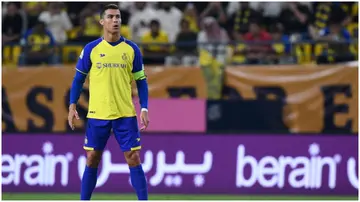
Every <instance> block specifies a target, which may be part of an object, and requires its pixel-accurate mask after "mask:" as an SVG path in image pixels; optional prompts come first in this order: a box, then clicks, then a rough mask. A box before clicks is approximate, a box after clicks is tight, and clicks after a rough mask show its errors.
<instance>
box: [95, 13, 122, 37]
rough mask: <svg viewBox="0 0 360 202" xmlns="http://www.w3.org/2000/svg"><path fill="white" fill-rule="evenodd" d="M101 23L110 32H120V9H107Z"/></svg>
mask: <svg viewBox="0 0 360 202" xmlns="http://www.w3.org/2000/svg"><path fill="white" fill-rule="evenodd" d="M100 24H101V25H102V26H103V27H104V30H105V31H106V32H109V33H112V34H114V33H117V32H120V25H121V15H120V11H119V10H118V9H108V10H106V11H105V13H104V15H103V17H102V19H101V20H100Z"/></svg>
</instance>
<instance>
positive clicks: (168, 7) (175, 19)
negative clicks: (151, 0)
mask: <svg viewBox="0 0 360 202" xmlns="http://www.w3.org/2000/svg"><path fill="white" fill-rule="evenodd" d="M160 5H161V7H160V9H159V10H158V11H157V17H158V19H159V21H160V24H161V28H162V29H163V30H164V31H165V32H166V33H167V34H168V37H169V42H170V43H173V42H174V41H175V38H176V36H177V34H178V33H179V26H178V25H179V24H180V21H181V19H182V16H183V14H182V12H181V11H180V10H179V9H178V8H176V7H175V6H174V4H173V3H172V2H161V3H160Z"/></svg>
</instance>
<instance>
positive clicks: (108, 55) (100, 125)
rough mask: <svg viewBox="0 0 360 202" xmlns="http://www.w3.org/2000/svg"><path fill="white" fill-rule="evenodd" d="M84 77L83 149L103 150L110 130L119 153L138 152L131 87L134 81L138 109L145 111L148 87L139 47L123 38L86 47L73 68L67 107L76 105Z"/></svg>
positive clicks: (101, 40) (138, 139)
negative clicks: (86, 84) (86, 92)
mask: <svg viewBox="0 0 360 202" xmlns="http://www.w3.org/2000/svg"><path fill="white" fill-rule="evenodd" d="M87 75H88V76H89V93H90V98H89V109H88V114H87V118H88V122H87V128H86V138H85V144H84V149H86V150H103V149H104V148H105V146H106V143H107V140H108V139H109V137H110V133H111V130H113V132H114V135H115V138H116V140H117V142H118V143H119V145H120V148H121V150H122V151H130V150H138V149H140V148H141V144H140V133H139V129H138V123H137V119H136V112H135V108H134V105H133V101H132V96H131V83H132V81H133V80H135V81H136V85H137V89H138V92H139V98H140V105H141V108H142V109H147V108H148V86H147V81H146V76H145V72H144V65H143V59H142V55H141V52H140V49H139V47H138V46H137V45H136V44H135V43H133V42H132V41H130V40H128V39H125V38H124V37H121V38H120V39H119V40H118V41H116V42H107V41H106V40H104V38H99V39H97V40H95V41H92V42H90V43H88V44H87V45H86V46H85V47H84V49H83V51H82V52H81V54H80V57H79V60H78V62H77V65H76V74H75V77H74V80H73V83H72V87H71V92H70V104H76V103H77V101H78V99H79V97H80V93H81V89H82V86H83V83H84V82H85V79H86V76H87Z"/></svg>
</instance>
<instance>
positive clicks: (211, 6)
mask: <svg viewBox="0 0 360 202" xmlns="http://www.w3.org/2000/svg"><path fill="white" fill-rule="evenodd" d="M210 16H211V17H214V18H216V19H217V20H218V23H219V25H225V24H226V20H227V18H226V14H225V11H224V9H223V6H222V2H209V3H208V5H207V7H206V8H205V10H204V11H203V12H202V13H201V15H200V17H201V18H202V19H203V18H205V17H210Z"/></svg>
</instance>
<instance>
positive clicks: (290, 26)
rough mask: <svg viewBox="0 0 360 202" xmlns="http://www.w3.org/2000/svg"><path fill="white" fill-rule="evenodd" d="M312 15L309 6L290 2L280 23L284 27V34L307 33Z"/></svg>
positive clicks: (283, 12) (282, 13)
mask: <svg viewBox="0 0 360 202" xmlns="http://www.w3.org/2000/svg"><path fill="white" fill-rule="evenodd" d="M311 15H312V13H311V11H310V9H309V7H308V6H306V5H304V4H302V3H300V2H289V3H287V7H286V8H284V9H283V10H282V12H281V14H280V17H279V22H280V23H281V24H283V26H284V33H285V34H287V35H290V34H302V33H306V32H307V30H308V26H309V21H310V19H311V18H312V17H311Z"/></svg>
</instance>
